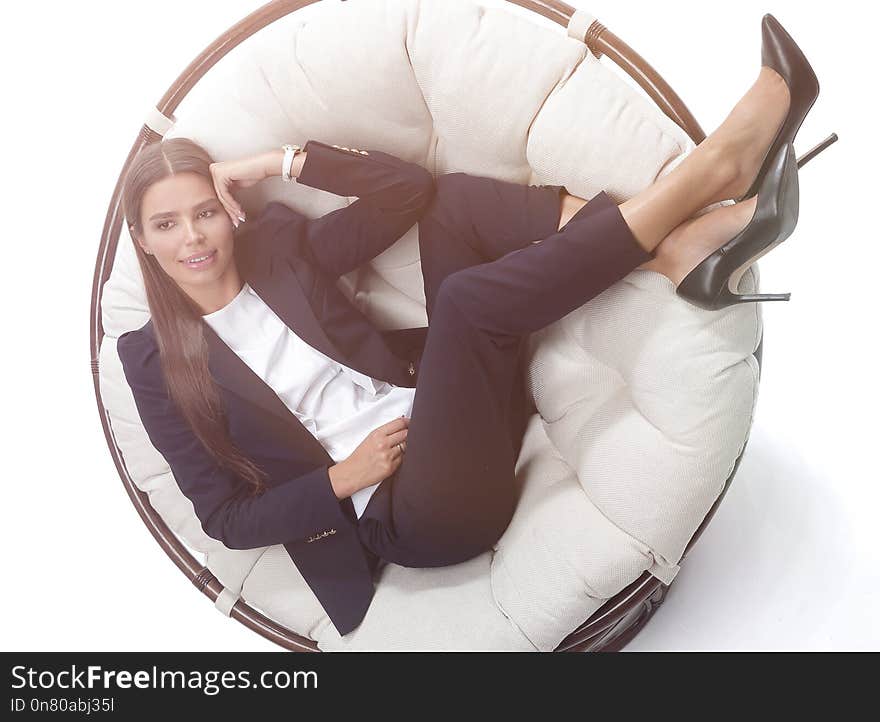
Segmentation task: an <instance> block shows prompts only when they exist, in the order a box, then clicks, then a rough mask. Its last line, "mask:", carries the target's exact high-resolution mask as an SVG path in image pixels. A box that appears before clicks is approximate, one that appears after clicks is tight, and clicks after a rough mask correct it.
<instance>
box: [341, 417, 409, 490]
mask: <svg viewBox="0 0 880 722" xmlns="http://www.w3.org/2000/svg"><path fill="white" fill-rule="evenodd" d="M408 426H409V419H408V418H406V417H405V416H401V417H400V418H399V419H394V421H389V422H388V423H387V424H382V426H378V427H376V428H375V429H373V430H372V431H371V432H370V433H369V434H367V437H366V438H365V439H364V440H363V441H362V442H361V443H360V444H359V445H358V447H357V448H356V449H355V450H354V451H353V452H352V453H351V456H349V457H348V458H347V459H345V460H344V461H341V462H339V464H336V465H335V467H334V471H337V473H338V472H341V473H339V474H338V478H339V481H340V483H341V484H342V485H344V487H345V490H346V492H347V495H348V496H351V495H352V494H354V493H355V492H356V491H358V490H360V489H364V488H366V487H368V486H372V485H373V484H376V483H378V482H380V481H382V480H383V479H387V478H388V477H389V476H391V475H392V474H393V473H394V472H395V471H396V470H397V467H399V466H400V464H401V463H402V462H403V450H401V448H400V447H399V446H398V444H400V446H401V447H403V449H406V441H405V439H406V435H407V432H408V431H409V429H408ZM331 480H333V479H332V476H331ZM334 485H335V481H334Z"/></svg>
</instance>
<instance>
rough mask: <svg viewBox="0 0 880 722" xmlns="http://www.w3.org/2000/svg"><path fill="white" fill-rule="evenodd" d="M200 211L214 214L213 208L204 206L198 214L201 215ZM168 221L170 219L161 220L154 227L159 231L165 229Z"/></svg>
mask: <svg viewBox="0 0 880 722" xmlns="http://www.w3.org/2000/svg"><path fill="white" fill-rule="evenodd" d="M202 213H208V214H209V215H214V209H213V208H206V209H205V210H203V211H202V212H201V213H199V215H202ZM169 223H171V221H162V222H161V223H158V224H157V225H156V228H158V229H159V230H160V231H167V230H168V227H167V224H169Z"/></svg>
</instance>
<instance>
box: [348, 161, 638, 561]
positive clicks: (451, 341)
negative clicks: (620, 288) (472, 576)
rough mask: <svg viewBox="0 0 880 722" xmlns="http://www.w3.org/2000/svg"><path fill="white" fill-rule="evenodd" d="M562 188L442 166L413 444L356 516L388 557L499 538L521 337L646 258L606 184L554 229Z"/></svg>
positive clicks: (367, 540)
mask: <svg viewBox="0 0 880 722" xmlns="http://www.w3.org/2000/svg"><path fill="white" fill-rule="evenodd" d="M561 193H562V186H523V185H518V184H514V183H506V182H503V181H498V180H494V179H491V178H484V177H479V176H471V175H467V174H463V173H454V174H448V175H445V176H441V177H440V178H438V179H437V193H436V195H435V198H434V200H433V202H432V205H431V206H430V207H429V208H428V209H427V211H426V213H425V214H424V215H423V217H422V219H420V221H419V244H420V248H421V253H422V271H423V276H424V279H425V296H426V301H427V307H428V319H429V330H428V335H427V340H426V344H425V349H424V352H423V354H422V359H421V365H420V371H419V380H418V384H417V387H416V393H415V398H414V401H413V409H412V414H411V418H410V423H409V434H408V436H407V448H406V453H405V455H404V458H403V461H402V463H401V465H400V466H399V467H398V469H397V471H396V472H395V473H394V474H393V475H392V476H391V477H389V478H388V479H386V480H385V481H384V482H383V483H382V484H381V485H380V486H379V487H378V488H377V490H376V492H375V493H374V494H373V496H372V497H371V499H370V502H369V504H368V505H367V508H366V509H365V510H364V513H363V515H362V516H361V519H360V521H359V533H360V536H361V540H362V541H363V543H364V544H365V545H366V546H367V547H368V548H369V549H370V550H371V551H372V552H373V553H375V554H377V555H378V556H379V557H381V558H383V559H385V560H387V561H390V562H394V563H396V564H400V565H402V566H413V567H432V566H446V565H449V564H456V563H459V562H462V561H465V560H467V559H469V558H471V557H473V556H476V555H478V554H480V553H482V552H483V551H485V550H486V549H488V548H489V547H491V545H492V544H494V542H495V541H497V539H498V538H499V537H500V536H501V534H502V533H503V532H504V530H505V529H506V528H507V525H508V524H509V522H510V518H511V517H512V515H513V512H514V509H515V506H516V501H517V498H518V489H517V487H516V483H515V473H514V470H515V465H516V460H517V456H518V452H519V443H518V441H519V439H521V436H522V432H523V431H524V428H525V421H526V420H527V413H528V409H527V407H526V406H525V404H524V402H525V394H524V389H523V384H522V377H521V348H522V341H523V338H524V337H525V336H526V335H527V334H529V333H531V332H534V331H537V330H538V329H540V328H543V327H544V326H546V325H548V324H550V323H552V322H553V321H555V320H557V319H559V318H561V317H562V316H564V315H566V314H567V313H569V312H571V311H572V310H574V309H575V308H578V307H579V306H581V305H583V304H584V303H586V302H587V301H589V300H590V299H591V298H593V297H594V296H596V295H598V294H599V293H601V292H602V291H603V290H605V289H606V288H608V287H609V286H610V285H612V284H613V283H615V282H616V281H618V280H619V279H621V278H623V277H624V276H625V275H627V274H628V273H629V272H630V271H631V270H633V269H634V268H636V267H637V266H638V265H639V264H641V263H643V262H645V261H646V260H648V259H650V258H651V254H650V253H649V252H648V251H647V250H645V249H644V248H643V247H642V246H641V245H640V244H639V243H638V242H637V241H636V240H635V238H634V237H633V235H632V233H631V232H630V230H629V228H628V226H627V225H626V223H625V222H624V220H623V217H622V216H621V214H620V211H619V209H618V207H617V206H616V205H615V204H614V203H613V201H612V200H611V199H610V198H609V197H608V196H607V194H605V193H604V192H603V193H600V194H599V195H598V196H596V197H595V198H593V199H592V200H590V201H589V202H587V203H585V204H584V205H583V206H582V207H581V208H580V210H578V211H577V212H576V213H575V214H574V215H573V217H572V218H571V219H570V220H569V221H568V222H567V223H566V224H565V225H564V227H563V228H562V229H559V228H558V225H559V223H560V198H561ZM517 435H518V436H519V439H518V438H517Z"/></svg>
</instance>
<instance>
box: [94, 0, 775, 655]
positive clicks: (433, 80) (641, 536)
mask: <svg viewBox="0 0 880 722" xmlns="http://www.w3.org/2000/svg"><path fill="white" fill-rule="evenodd" d="M525 15H526V14H525V13H523V12H517V11H516V9H515V8H512V6H511V5H509V4H508V3H504V2H501V1H500V0H498V1H495V2H488V1H487V2H484V3H483V4H482V5H479V4H476V3H474V2H472V1H471V0H458V1H456V2H449V1H448V0H349V1H348V2H346V3H341V4H337V3H330V2H321V3H316V4H315V5H312V6H309V7H308V8H305V9H304V10H302V11H298V12H296V13H294V14H291V15H289V16H287V17H285V18H282V19H281V20H278V21H276V22H275V23H273V24H272V25H270V26H268V27H267V28H265V29H263V30H262V31H260V32H259V33H257V34H256V35H255V36H253V37H252V38H249V39H248V40H246V41H245V42H244V43H243V44H242V45H241V46H239V47H238V48H236V49H235V50H233V51H232V52H231V53H229V55H227V56H226V57H225V58H223V59H222V60H221V61H220V62H219V63H218V64H217V65H216V66H215V67H214V68H212V70H211V71H209V72H208V74H207V75H206V76H205V78H204V79H203V80H202V81H200V83H199V84H198V85H197V86H196V87H195V88H194V89H193V91H191V93H190V94H189V95H188V96H187V97H186V98H185V99H184V101H183V103H182V104H181V106H180V107H179V108H178V110H177V112H176V113H175V115H176V119H175V122H174V124H173V126H172V127H171V128H170V130H169V131H168V132H167V133H166V137H179V136H186V137H191V138H193V139H195V140H197V141H198V142H200V143H201V144H202V145H204V146H205V147H206V148H207V150H208V151H209V152H210V153H211V154H212V155H213V156H214V157H215V159H217V160H223V159H228V158H233V157H240V156H243V155H247V154H251V153H257V152H262V151H264V150H266V149H268V148H271V147H273V146H276V145H279V144H281V143H283V142H298V143H304V142H305V141H306V140H308V139H310V138H314V139H316V140H321V141H324V142H328V143H333V144H339V145H347V146H352V147H358V148H367V149H370V148H375V149H379V150H384V151H386V152H390V153H393V154H395V155H397V156H399V157H401V158H403V159H406V160H410V161H414V162H418V163H420V164H421V165H423V166H424V167H426V168H428V169H429V170H431V171H432V172H433V173H434V174H435V175H439V174H442V173H449V172H455V171H465V172H469V173H472V174H475V175H485V176H492V177H496V178H500V179H503V180H507V181H512V182H517V183H522V184H562V185H565V186H566V188H567V189H568V190H569V191H570V192H571V193H574V194H576V195H579V196H582V197H584V198H591V197H593V196H594V195H596V193H598V192H599V191H600V190H606V191H607V192H608V193H609V195H610V196H611V197H612V198H614V199H615V200H616V201H618V202H620V201H623V200H625V199H626V198H629V197H631V196H632V195H634V194H635V193H637V192H638V191H639V190H641V189H642V188H644V187H646V186H647V185H649V184H650V183H651V182H653V181H654V180H655V179H656V178H657V177H658V176H660V175H663V174H665V173H668V172H669V171H670V170H672V168H673V167H674V166H675V165H676V164H678V163H680V162H681V160H683V158H684V157H685V156H686V154H687V153H688V152H689V151H690V150H692V149H693V143H692V142H691V141H690V139H689V138H688V137H687V136H686V134H685V133H684V132H683V131H682V130H681V129H680V128H678V127H677V126H676V125H675V124H674V123H673V122H672V121H670V120H669V119H668V118H666V116H664V115H663V114H662V113H661V112H660V111H659V110H658V109H657V108H656V107H655V106H654V105H653V104H652V103H651V101H649V100H648V99H646V98H645V97H644V96H643V95H641V94H640V93H639V92H638V91H636V90H635V89H633V87H632V86H630V85H629V84H628V83H627V82H626V81H624V80H623V79H622V78H621V77H620V75H618V74H617V72H616V71H614V70H612V69H611V68H609V67H608V66H607V65H606V64H605V63H600V62H599V61H598V60H597V59H596V58H595V57H594V56H593V55H592V54H590V53H589V52H588V51H587V49H586V46H585V45H584V44H583V43H582V42H580V41H579V40H577V39H576V37H570V36H569V35H567V34H566V32H565V30H564V29H562V28H560V27H558V26H552V27H551V26H548V25H547V24H542V23H540V22H536V20H540V19H539V18H537V16H534V17H525ZM588 17H589V16H587V15H586V14H585V13H582V12H578V13H577V14H576V15H575V17H574V18H573V22H572V26H573V27H574V26H575V25H577V24H583V23H584V21H585V20H586V19H588ZM576 34H577V33H573V35H576ZM239 198H240V200H241V201H242V202H243V204H244V206H245V209H246V211H247V212H248V214H249V215H251V216H252V215H254V214H255V213H256V212H258V211H259V210H260V209H261V208H262V207H263V205H265V204H266V203H267V202H269V201H272V200H277V201H282V202H284V203H287V204H288V205H289V206H291V207H292V208H294V209H296V210H298V211H300V212H302V213H304V214H306V215H308V216H311V217H316V216H319V215H322V214H324V213H327V212H329V211H331V210H334V209H335V208H338V207H341V206H342V205H344V204H346V203H349V202H351V201H352V200H353V199H352V198H347V199H346V198H339V197H337V196H335V195H333V194H330V193H327V192H324V191H321V190H318V189H314V188H309V187H307V186H300V185H297V184H295V183H293V184H284V183H282V182H281V181H280V179H277V178H273V179H271V180H268V181H265V182H263V183H260V184H258V185H257V186H254V187H252V188H248V189H243V190H241V191H240V192H239ZM417 234H418V228H417V226H414V227H413V228H411V229H410V230H409V231H408V232H407V233H406V234H405V235H404V236H403V237H402V238H401V239H400V240H399V241H398V242H397V243H395V244H394V245H393V246H392V247H391V248H389V249H388V250H386V251H385V252H384V253H382V254H381V255H380V256H378V257H377V258H375V259H374V260H373V261H372V262H371V263H370V264H368V265H367V266H365V267H363V268H361V269H359V270H357V271H355V272H353V273H350V274H348V275H347V276H345V277H343V278H342V279H340V281H339V283H340V287H341V288H342V289H343V291H344V292H345V293H346V294H347V295H348V297H349V298H351V299H352V301H353V302H354V303H355V304H356V305H358V306H359V307H360V308H361V309H362V310H363V311H365V313H367V315H368V316H370V317H371V318H372V319H373V321H374V322H375V323H376V325H377V326H379V327H380V328H402V327H408V326H418V325H424V324H425V323H426V316H425V312H424V292H423V290H422V286H421V283H422V276H421V270H420V266H419V253H418V235H417ZM742 283H743V287H746V288H755V287H756V284H757V274H756V271H754V270H750V271H749V272H747V273H746V275H745V276H744V278H743V282H742ZM102 313H103V323H104V332H105V334H106V336H105V337H104V343H103V345H102V348H101V353H100V383H101V391H102V395H103V398H104V401H105V404H106V406H107V410H108V413H109V416H110V420H111V427H112V431H113V434H114V437H115V439H116V442H117V444H118V446H119V448H120V450H121V452H122V455H123V457H124V460H125V463H126V466H127V468H128V471H129V473H130V474H131V476H132V478H133V480H134V481H135V483H136V484H137V486H138V487H139V488H140V489H142V490H144V491H146V492H148V493H149V496H150V502H151V504H153V505H154V507H155V508H156V509H157V511H158V512H159V514H160V515H161V516H162V518H163V519H164V520H165V521H166V522H167V523H168V525H169V527H170V528H171V529H172V530H173V531H174V532H175V534H177V535H179V536H180V538H181V539H182V540H183V541H184V543H185V544H186V545H187V546H188V547H189V548H190V549H192V550H193V551H194V552H195V553H202V554H205V556H206V564H207V566H208V567H209V568H210V569H211V570H212V571H213V572H214V573H215V575H216V576H217V577H218V578H219V579H220V581H221V582H222V583H223V584H224V585H225V586H226V587H227V589H228V590H229V594H227V595H225V597H224V604H225V606H224V604H221V605H218V606H221V607H223V609H224V610H226V611H228V603H229V602H230V601H234V598H235V595H238V594H241V596H242V597H243V598H244V599H245V600H246V601H248V602H249V603H250V604H252V605H253V606H255V607H256V608H258V609H260V610H261V611H263V612H264V613H266V614H267V615H268V616H270V617H271V618H273V619H275V620H277V621H278V622H280V623H281V624H283V625H285V626H287V627H289V628H290V629H293V630H294V631H296V632H298V633H299V634H302V635H304V636H308V637H310V638H312V639H315V640H317V642H318V645H319V647H320V648H321V649H325V650H355V649H413V648H418V649H522V650H533V649H537V650H550V649H553V648H554V647H555V646H557V645H558V643H559V642H560V641H561V640H562V639H563V638H564V637H565V636H566V635H567V634H568V633H569V632H570V631H571V630H572V629H574V628H575V627H576V626H577V625H578V624H580V623H581V622H583V621H584V620H585V619H586V618H587V617H588V616H589V615H590V614H591V613H592V612H593V611H595V610H596V609H597V608H598V607H599V606H601V604H602V603H603V602H604V601H605V599H607V598H608V597H610V596H612V595H614V594H615V593H616V592H618V591H619V590H620V589H621V588H623V587H624V586H625V585H627V584H628V583H630V582H632V581H633V580H634V579H636V578H637V577H638V576H639V575H641V574H642V573H643V572H644V571H645V570H650V571H651V573H652V574H654V575H655V576H657V577H659V578H660V579H662V580H663V581H665V582H671V581H672V579H673V578H674V576H675V573H676V572H677V570H678V562H679V561H680V559H681V554H682V553H683V550H684V547H685V546H686V544H687V542H688V540H689V539H690V537H691V535H692V534H693V532H694V531H695V530H696V528H697V527H698V526H699V524H700V522H701V521H702V519H703V518H704V516H705V514H706V513H707V511H708V510H709V508H710V507H711V505H712V503H713V502H714V500H715V499H716V498H717V496H718V494H719V493H720V491H721V489H722V488H723V485H724V481H725V479H726V478H727V477H728V475H729V473H730V471H731V470H732V467H733V464H734V462H735V460H736V458H737V456H738V454H739V452H740V450H741V449H742V447H743V444H744V443H745V440H746V438H747V435H748V430H749V426H750V423H751V415H752V412H753V408H754V403H755V399H756V396H757V367H756V362H755V359H754V357H753V355H752V353H753V351H754V350H755V348H756V346H757V344H758V341H759V339H760V332H761V320H760V309H759V307H758V305H757V304H749V305H744V306H740V307H734V308H732V309H728V310H724V311H720V312H709V311H703V310H701V309H698V308H696V307H694V306H691V305H689V304H687V303H686V302H685V301H683V300H680V299H679V298H678V297H677V296H676V295H675V293H674V289H673V287H672V284H671V283H670V282H669V281H668V280H667V279H666V278H665V277H664V276H660V275H659V274H656V273H653V272H650V271H644V270H635V271H633V272H632V273H631V274H630V275H629V276H627V277H626V278H625V279H623V280H622V281H621V282H619V283H618V284H616V285H615V286H614V287H612V288H610V289H608V290H607V291H606V292H605V293H603V294H602V295H601V296H599V297H597V298H595V299H593V300H592V301H591V302H590V303H588V304H586V305H585V306H584V307H582V308H580V309H576V310H575V311H573V312H572V313H571V314H569V315H568V316H566V317H565V318H563V319H561V320H560V321H559V322H557V323H555V324H553V325H551V326H548V327H547V328H545V329H542V330H541V331H540V332H538V333H536V334H533V335H532V336H531V337H530V338H529V342H528V345H527V351H528V359H527V360H528V366H527V369H528V373H527V384H528V388H527V390H528V392H529V393H530V394H531V396H532V398H533V400H534V402H535V405H536V408H537V410H538V414H536V415H534V416H533V417H532V418H531V420H530V423H529V426H528V429H527V431H526V436H525V439H524V445H523V449H522V453H521V455H520V458H519V462H518V464H517V478H518V481H519V483H520V484H521V486H522V497H521V500H520V504H519V507H518V509H517V511H516V514H515V516H514V519H513V521H512V522H511V525H510V527H509V528H508V530H507V531H506V532H505V534H504V536H503V537H502V538H501V539H500V540H499V542H498V544H497V545H496V548H495V549H492V550H489V551H487V552H485V553H484V554H482V555H480V556H478V557H476V558H474V559H472V560H470V561H468V562H466V563H464V564H460V565H455V566H453V567H447V568H440V569H408V568H403V567H398V566H396V565H391V564H389V565H386V566H384V567H382V568H381V569H380V571H379V572H378V574H377V592H376V596H375V597H374V600H373V603H372V605H371V607H370V610H369V612H368V613H367V616H366V617H365V619H364V621H363V623H362V624H361V626H360V627H358V628H357V629H356V630H355V631H353V632H352V633H350V634H348V635H346V636H345V637H344V638H342V637H340V636H339V635H338V633H337V632H336V630H335V628H334V627H333V625H332V624H330V622H329V619H328V618H327V617H326V615H325V614H324V612H323V609H322V608H321V607H320V605H319V604H318V602H317V600H316V599H315V597H314V595H313V594H312V592H311V590H310V589H309V588H308V586H307V585H306V584H305V582H304V581H303V579H302V576H301V575H300V574H299V572H298V571H297V569H296V568H295V567H294V566H293V564H292V563H291V561H290V559H289V557H288V556H287V555H286V553H285V552H284V550H283V547H280V546H275V547H269V548H261V549H252V550H243V551H241V550H239V551H237V550H229V549H226V548H225V547H224V545H223V544H221V543H220V542H217V541H215V540H212V539H210V538H208V537H207V536H206V535H205V534H204V532H203V531H202V529H201V527H200V525H199V522H198V520H197V518H196V517H195V514H194V512H193V509H192V505H191V504H190V502H189V501H188V500H187V499H186V498H185V497H184V496H183V495H182V494H181V492H180V491H179V489H178V488H177V485H176V483H175V482H174V479H173V476H172V475H171V472H170V470H169V469H168V466H167V464H166V463H165V462H164V459H162V457H161V456H160V455H159V454H158V452H156V450H155V449H154V448H153V447H152V446H151V445H150V442H149V439H148V437H147V435H146V432H145V431H144V429H143V427H142V426H141V425H140V422H139V418H138V415H137V410H136V407H135V405H134V400H133V397H132V395H131V391H130V389H129V388H128V387H127V385H126V383H125V379H124V376H123V374H122V369H121V365H120V362H119V359H118V356H117V354H116V348H115V341H116V338H118V336H119V335H120V334H121V333H123V332H125V331H127V330H130V329H134V328H138V327H140V326H141V325H143V323H144V322H145V321H146V320H147V318H148V311H147V307H146V301H145V296H144V290H143V284H142V281H141V279H140V273H139V270H138V268H137V264H136V259H135V255H134V250H133V246H132V241H131V239H130V237H129V236H128V235H127V231H126V230H125V229H123V232H122V235H121V238H120V244H119V249H118V251H117V254H116V258H115V261H114V268H113V272H112V274H111V277H110V279H109V280H108V281H107V283H106V285H105V287H104V290H103V296H102Z"/></svg>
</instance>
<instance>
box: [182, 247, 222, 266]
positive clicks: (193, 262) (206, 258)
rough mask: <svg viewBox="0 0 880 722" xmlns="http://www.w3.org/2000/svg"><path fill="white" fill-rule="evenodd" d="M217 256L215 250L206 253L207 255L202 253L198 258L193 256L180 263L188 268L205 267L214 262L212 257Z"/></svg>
mask: <svg viewBox="0 0 880 722" xmlns="http://www.w3.org/2000/svg"><path fill="white" fill-rule="evenodd" d="M216 255H217V251H216V249H215V250H213V251H208V252H207V253H203V254H201V255H199V256H193V257H192V258H189V259H186V260H184V261H181V263H183V264H184V265H186V266H189V267H190V268H201V267H202V266H207V265H208V264H209V263H211V262H212V261H213V260H214V257H215V256H216Z"/></svg>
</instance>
